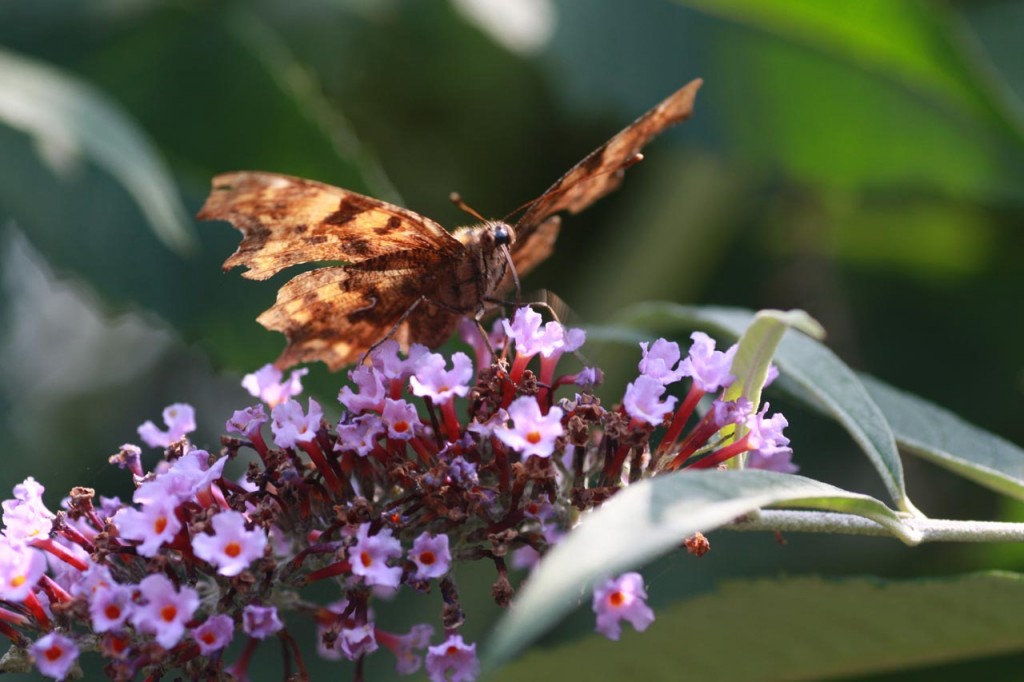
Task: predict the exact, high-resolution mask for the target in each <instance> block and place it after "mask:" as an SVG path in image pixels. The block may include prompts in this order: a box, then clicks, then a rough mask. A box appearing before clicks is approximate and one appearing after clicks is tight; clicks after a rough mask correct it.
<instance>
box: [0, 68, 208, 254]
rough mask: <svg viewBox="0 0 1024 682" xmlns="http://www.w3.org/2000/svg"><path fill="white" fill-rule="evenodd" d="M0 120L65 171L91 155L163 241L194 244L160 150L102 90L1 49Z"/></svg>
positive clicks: (179, 245) (182, 246) (176, 245)
mask: <svg viewBox="0 0 1024 682" xmlns="http://www.w3.org/2000/svg"><path fill="white" fill-rule="evenodd" d="M0 122H3V123H5V124H7V125H9V126H11V127H13V128H16V129H18V130H20V131H22V132H25V133H27V134H29V135H30V136H32V137H33V138H34V140H35V142H36V145H37V147H38V149H39V150H40V153H41V154H42V155H43V156H44V158H46V159H47V160H48V161H49V162H50V164H51V166H52V167H53V169H54V170H55V171H57V172H58V173H59V172H61V171H62V170H67V167H68V166H71V165H73V164H75V163H76V162H78V161H80V157H83V156H84V157H86V158H88V159H89V160H90V161H92V162H94V163H95V164H96V165H98V166H99V167H101V168H103V169H104V170H106V171H107V172H108V173H110V174H111V175H113V176H114V177H115V178H116V179H117V180H118V181H119V182H120V183H121V184H122V185H123V186H124V188H125V189H126V190H127V191H128V192H129V194H131V196H132V197H133V198H134V199H135V201H136V203H138V205H139V208H140V209H142V212H143V215H145V217H146V219H147V220H148V221H149V225H150V227H151V228H152V229H153V232H154V233H156V235H157V236H158V237H159V238H160V240H161V241H163V243H164V244H166V245H167V246H168V247H170V248H172V249H174V250H176V251H179V252H183V251H186V250H188V249H190V248H192V247H194V246H195V236H194V234H193V232H192V223H191V220H190V219H189V218H188V214H187V213H188V212H187V211H186V210H185V207H184V206H183V205H182V204H181V201H180V200H179V199H178V191H177V189H176V187H175V185H174V182H173V181H172V179H171V177H170V173H169V172H168V170H167V168H166V167H165V166H164V163H163V161H162V160H161V159H160V156H159V154H158V153H157V151H156V149H155V148H154V147H153V146H152V145H151V144H150V142H149V140H148V139H147V137H146V134H145V133H144V132H143V131H142V130H141V129H140V128H139V127H138V126H137V125H136V124H135V122H134V121H133V120H132V119H131V118H130V117H129V116H128V115H126V114H125V113H124V112H123V111H122V110H121V109H120V107H118V106H117V104H115V103H114V102H112V101H111V100H109V99H108V98H107V97H106V96H104V95H103V94H102V93H100V92H99V91H97V90H95V89H94V88H92V87H90V86H88V85H86V84H85V83H83V82H81V81H79V80H77V79H75V78H73V77H71V76H69V75H68V74H66V73H62V72H61V71H59V70H57V69H55V68H53V67H50V66H47V65H45V64H41V63H39V62H35V61H32V60H29V59H26V58H25V57H22V56H19V55H16V54H14V53H12V52H9V51H7V50H3V49H0Z"/></svg>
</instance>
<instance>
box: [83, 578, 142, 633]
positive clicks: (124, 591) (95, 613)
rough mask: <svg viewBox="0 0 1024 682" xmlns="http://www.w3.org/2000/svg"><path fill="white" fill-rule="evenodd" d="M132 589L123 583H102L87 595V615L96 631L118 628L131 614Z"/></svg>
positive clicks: (132, 604)
mask: <svg viewBox="0 0 1024 682" xmlns="http://www.w3.org/2000/svg"><path fill="white" fill-rule="evenodd" d="M133 606H134V603H133V602H132V591H131V590H130V589H128V588H127V587H124V586H123V585H102V586H99V587H97V588H96V590H95V591H94V592H93V593H92V595H91V596H90V597H89V617H90V618H91V620H92V629H93V630H95V631H96V632H108V631H110V630H118V629H119V628H120V627H121V626H122V625H124V622H125V621H126V620H128V617H129V616H130V615H131V612H132V607H133Z"/></svg>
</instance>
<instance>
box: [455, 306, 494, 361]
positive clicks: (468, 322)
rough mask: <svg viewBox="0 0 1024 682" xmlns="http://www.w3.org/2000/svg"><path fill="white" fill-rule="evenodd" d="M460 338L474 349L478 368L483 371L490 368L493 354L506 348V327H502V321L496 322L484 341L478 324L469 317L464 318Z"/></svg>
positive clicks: (460, 323) (461, 322) (460, 327)
mask: <svg viewBox="0 0 1024 682" xmlns="http://www.w3.org/2000/svg"><path fill="white" fill-rule="evenodd" d="M459 338H461V339H462V340H463V341H465V342H466V344H468V345H469V347H470V348H472V349H473V355H475V356H476V364H477V367H478V368H479V369H483V368H484V367H489V366H490V364H491V357H492V356H491V353H492V352H494V353H496V352H499V351H500V350H501V349H502V348H503V347H504V346H505V327H504V326H503V325H502V320H495V321H494V325H493V326H492V327H491V333H490V334H488V335H487V338H486V339H484V335H483V332H482V331H481V329H480V327H479V326H478V325H477V323H476V322H474V321H473V320H472V319H470V318H469V317H466V316H463V317H462V319H461V320H460V321H459Z"/></svg>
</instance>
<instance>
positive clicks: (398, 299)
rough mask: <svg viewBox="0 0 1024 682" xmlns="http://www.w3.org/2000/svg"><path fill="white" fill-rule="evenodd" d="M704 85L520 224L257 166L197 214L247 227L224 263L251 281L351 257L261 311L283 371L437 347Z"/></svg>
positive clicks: (654, 112)
mask: <svg viewBox="0 0 1024 682" xmlns="http://www.w3.org/2000/svg"><path fill="white" fill-rule="evenodd" d="M700 86H701V80H700V79H697V80H694V81H692V82H690V83H689V84H687V85H686V86H684V87H683V88H681V89H680V90H678V91H676V92H675V93H673V94H672V95H670V96H669V97H668V98H666V99H665V100H664V101H662V102H661V103H660V104H658V105H657V106H655V107H654V108H653V109H651V110H650V111H648V112H647V113H646V114H644V115H643V116H641V117H640V118H638V119H637V120H636V121H634V122H633V123H631V124H630V125H629V126H628V127H626V128H625V129H624V130H622V131H621V132H619V133H618V134H617V135H615V136H614V137H613V138H611V139H610V140H609V141H608V142H606V143H605V144H604V145H602V146H601V147H599V148H598V149H596V150H595V151H593V152H592V153H591V154H589V155H588V156H587V157H586V158H584V159H583V160H582V161H580V162H579V163H578V164H576V165H575V166H573V167H572V169H570V170H569V172H568V173H566V174H565V175H563V176H562V177H561V178H560V179H559V180H558V181H557V182H555V184H553V185H552V186H551V187H550V188H548V190H547V191H546V192H544V193H543V194H541V195H540V197H538V198H537V199H535V200H534V201H532V202H531V203H529V204H527V205H526V206H525V207H524V208H525V212H524V213H523V215H522V217H521V218H520V219H519V220H518V221H517V222H515V224H514V225H513V224H508V223H505V222H503V221H489V220H484V221H483V222H482V223H480V224H478V225H473V226H469V227H461V228H458V229H456V230H455V231H454V232H448V231H447V230H445V229H444V228H442V227H441V226H440V225H438V224H437V223H436V222H434V221H433V220H430V219H429V218H425V217H424V216H421V215H419V214H417V213H414V212H412V211H410V210H408V209H404V208H401V207H399V206H395V205H392V204H389V203H386V202H384V201H380V200H378V199H373V198H371V197H367V196H363V195H361V194H356V193H355V192H350V191H348V190H345V189H340V188H338V187H332V186H331V185H326V184H323V183H320V182H316V181H313V180H304V179H302V178H296V177H290V176H287V175H278V174H275V173H262V172H250V171H241V172H235V173H225V174H223V175H218V176H217V177H215V178H214V179H213V189H212V191H211V192H210V196H209V197H208V198H207V200H206V204H205V205H204V206H203V208H202V210H200V212H199V215H198V217H199V218H200V219H203V220H226V221H228V222H230V223H231V224H232V225H234V226H235V227H236V228H238V229H239V230H241V232H242V235H243V238H242V242H241V244H240V245H239V247H238V250H237V251H235V253H234V254H232V255H231V257H230V258H228V259H227V260H226V261H224V269H225V270H230V269H231V268H234V267H236V266H239V265H243V266H245V267H246V268H247V270H246V271H245V272H244V273H242V274H243V276H244V277H248V278H249V279H257V280H262V279H267V278H268V277H270V276H272V275H274V274H276V273H278V272H280V271H281V270H283V269H285V268H287V267H290V266H292V265H300V264H303V263H312V262H316V261H340V262H342V263H343V265H336V266H327V267H320V268H317V269H315V270H311V271H309V272H303V273H301V274H299V275H297V276H296V277H294V278H293V279H292V280H290V281H289V282H288V283H286V284H285V285H284V286H282V287H281V290H280V291H279V292H278V295H277V302H276V303H275V304H274V306H273V307H272V308H270V309H269V310H267V311H265V312H264V313H263V314H261V315H260V316H259V318H257V320H258V322H259V323H260V324H262V325H263V326H264V327H266V328H267V329H271V330H276V331H280V332H282V333H284V335H285V336H286V337H287V339H288V345H287V347H286V348H285V350H284V352H283V353H282V354H281V356H280V357H279V358H278V360H277V362H276V364H277V366H278V367H279V368H282V369H283V368H286V367H289V366H291V365H294V364H297V363H300V362H309V361H314V360H322V361H323V362H325V363H326V364H327V366H328V367H330V368H331V369H332V370H337V369H339V368H341V367H343V366H344V365H347V364H349V363H352V362H355V361H356V360H357V359H359V357H360V356H361V355H363V354H365V353H366V352H367V351H369V350H370V349H371V348H373V347H374V346H375V345H376V344H377V343H379V342H380V341H382V340H383V339H384V338H386V337H387V336H388V335H389V334H393V336H394V338H395V339H397V340H398V342H399V343H400V344H401V345H402V346H403V347H408V345H409V344H411V343H422V344H425V345H427V346H430V347H435V346H438V345H440V344H441V343H443V342H444V341H445V340H447V339H448V337H449V336H450V335H451V333H452V331H453V329H454V327H455V325H456V323H457V321H458V319H459V318H460V316H462V315H472V314H475V315H479V314H482V313H483V311H484V309H485V307H486V306H487V304H488V303H493V302H494V301H495V300H496V297H498V296H500V295H501V294H503V293H505V292H506V291H508V290H509V289H510V288H511V286H512V283H513V281H514V278H515V276H516V273H518V275H525V274H526V273H527V272H528V271H530V270H531V269H532V268H533V267H535V266H536V265H537V264H538V263H540V262H541V261H543V260H544V259H546V258H547V257H548V256H549V255H550V254H551V251H552V249H553V248H554V243H555V238H556V237H557V236H558V230H559V228H560V227H561V218H560V217H559V216H558V215H557V214H559V213H561V212H563V211H568V212H569V213H578V212H580V211H582V210H583V209H585V208H587V207H588V206H590V204H592V203H593V202H595V201H596V200H598V199H600V198H601V197H603V196H604V195H605V194H608V193H609V192H611V191H612V190H613V189H615V188H616V187H618V186H619V184H620V183H621V182H622V176H623V173H624V171H625V169H626V168H627V167H629V166H631V165H632V164H634V163H636V162H637V161H639V160H640V159H641V158H642V156H641V155H640V150H641V149H643V147H644V145H646V144H647V143H648V142H650V141H651V140H652V139H653V138H654V137H655V136H657V135H658V134H659V133H661V132H662V131H663V130H665V129H666V128H668V127H669V126H671V125H673V124H675V123H678V122H680V121H683V120H685V119H686V118H689V116H690V115H691V114H692V113H693V103H694V98H695V97H696V94H697V90H698V88H700ZM511 268H514V270H515V272H512V271H511ZM516 281H517V280H516Z"/></svg>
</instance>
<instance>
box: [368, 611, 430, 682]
mask: <svg viewBox="0 0 1024 682" xmlns="http://www.w3.org/2000/svg"><path fill="white" fill-rule="evenodd" d="M433 636H434V628H432V627H431V626H429V625H427V624H425V623H419V624H417V625H413V626H412V629H410V630H409V632H408V634H405V635H393V634H391V633H387V632H381V631H378V633H377V640H378V641H379V642H380V643H381V644H383V645H384V646H386V647H388V648H389V649H391V652H392V653H393V654H394V655H395V659H396V660H395V670H397V671H398V674H399V675H412V674H413V673H414V672H416V671H417V670H419V669H420V666H421V665H423V658H422V657H421V656H419V655H418V654H416V650H417V649H425V648H426V647H427V645H428V644H430V638H431V637H433Z"/></svg>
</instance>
